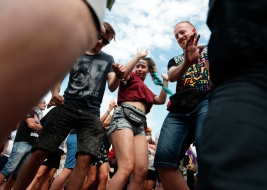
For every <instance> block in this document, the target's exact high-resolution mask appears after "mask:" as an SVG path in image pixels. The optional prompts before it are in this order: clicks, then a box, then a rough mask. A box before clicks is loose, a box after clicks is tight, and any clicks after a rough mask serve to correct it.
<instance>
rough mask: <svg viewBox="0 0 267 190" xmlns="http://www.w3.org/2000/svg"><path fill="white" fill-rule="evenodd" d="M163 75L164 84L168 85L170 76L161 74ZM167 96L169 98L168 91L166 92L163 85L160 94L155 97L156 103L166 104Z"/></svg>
mask: <svg viewBox="0 0 267 190" xmlns="http://www.w3.org/2000/svg"><path fill="white" fill-rule="evenodd" d="M161 76H162V78H163V83H164V85H165V86H166V87H168V77H167V75H165V74H161ZM166 98H167V93H166V92H165V90H164V89H163V87H162V89H161V91H160V94H159V96H155V97H154V104H158V105H160V104H165V102H166Z"/></svg>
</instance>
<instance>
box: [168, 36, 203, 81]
mask: <svg viewBox="0 0 267 190" xmlns="http://www.w3.org/2000/svg"><path fill="white" fill-rule="evenodd" d="M199 38H200V35H198V36H197V37H196V38H195V37H194V35H192V36H191V37H190V39H189V40H188V41H187V43H186V47H185V52H184V62H183V63H182V64H181V65H179V66H174V67H171V68H170V69H169V71H168V76H169V80H170V81H171V82H175V81H178V80H181V78H182V76H183V75H184V74H185V73H186V71H187V70H188V69H189V67H191V66H192V65H193V64H194V63H196V62H197V60H198V58H199V57H200V54H201V52H202V50H203V48H204V46H201V47H200V48H199V49H197V46H198V40H199Z"/></svg>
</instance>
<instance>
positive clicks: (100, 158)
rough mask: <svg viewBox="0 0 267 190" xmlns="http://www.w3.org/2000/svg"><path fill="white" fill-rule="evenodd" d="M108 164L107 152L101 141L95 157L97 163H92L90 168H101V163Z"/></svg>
mask: <svg viewBox="0 0 267 190" xmlns="http://www.w3.org/2000/svg"><path fill="white" fill-rule="evenodd" d="M105 162H108V163H109V158H108V152H107V148H106V146H105V145H104V143H103V141H102V142H101V145H100V149H99V154H98V157H97V161H96V162H93V163H92V164H91V165H90V166H93V165H94V166H98V167H99V166H101V165H102V164H103V163H105Z"/></svg>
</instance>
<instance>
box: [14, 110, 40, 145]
mask: <svg viewBox="0 0 267 190" xmlns="http://www.w3.org/2000/svg"><path fill="white" fill-rule="evenodd" d="M28 118H33V119H34V121H35V122H36V123H38V122H39V118H38V115H37V114H36V113H35V112H34V110H31V111H30V112H29V113H28V114H27V115H26V116H24V117H22V118H21V119H20V122H19V127H18V130H17V135H16V138H15V141H14V142H28V143H30V144H32V145H33V144H34V143H35V141H36V139H37V138H38V136H39V134H38V132H37V131H35V130H32V129H31V128H29V127H28V124H27V122H26V119H28Z"/></svg>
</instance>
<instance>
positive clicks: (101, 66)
mask: <svg viewBox="0 0 267 190" xmlns="http://www.w3.org/2000/svg"><path fill="white" fill-rule="evenodd" d="M107 65H108V62H106V61H103V60H98V59H94V60H93V61H91V60H90V59H88V58H81V59H80V60H79V61H78V62H77V63H76V64H75V65H74V67H73V69H72V70H71V71H70V81H69V84H70V88H71V89H69V91H68V93H70V94H78V95H81V96H84V95H91V96H95V97H97V96H98V94H99V90H100V88H101V84H102V80H103V74H104V71H105V70H106V67H107Z"/></svg>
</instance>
